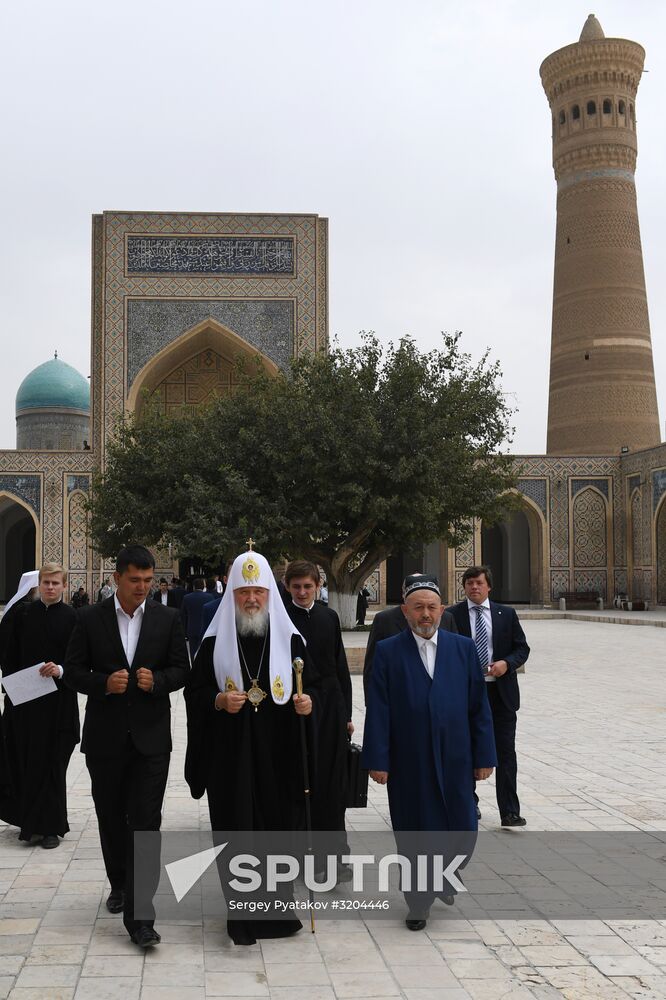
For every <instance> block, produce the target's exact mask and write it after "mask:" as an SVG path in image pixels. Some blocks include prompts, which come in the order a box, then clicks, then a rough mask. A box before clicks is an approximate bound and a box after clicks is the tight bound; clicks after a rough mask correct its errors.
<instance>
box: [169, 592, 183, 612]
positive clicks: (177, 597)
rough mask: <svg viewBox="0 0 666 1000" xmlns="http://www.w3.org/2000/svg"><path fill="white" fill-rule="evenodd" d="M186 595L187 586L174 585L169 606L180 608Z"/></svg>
mask: <svg viewBox="0 0 666 1000" xmlns="http://www.w3.org/2000/svg"><path fill="white" fill-rule="evenodd" d="M184 597H185V587H172V588H171V590H170V591H169V596H168V598H167V608H180V606H181V605H182V603H183V598H184Z"/></svg>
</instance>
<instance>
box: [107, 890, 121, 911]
mask: <svg viewBox="0 0 666 1000" xmlns="http://www.w3.org/2000/svg"><path fill="white" fill-rule="evenodd" d="M106 908H107V910H108V911H109V913H122V912H123V910H124V908H125V892H124V890H123V889H112V890H111V892H110V893H109V895H108V897H107V900H106Z"/></svg>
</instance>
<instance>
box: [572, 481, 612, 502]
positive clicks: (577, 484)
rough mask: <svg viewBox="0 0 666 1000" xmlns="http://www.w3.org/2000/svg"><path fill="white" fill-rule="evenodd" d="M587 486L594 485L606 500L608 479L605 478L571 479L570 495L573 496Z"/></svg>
mask: <svg viewBox="0 0 666 1000" xmlns="http://www.w3.org/2000/svg"><path fill="white" fill-rule="evenodd" d="M588 486H594V487H596V489H598V490H599V491H600V492H601V493H603V495H604V496H605V497H606V499H607V500H608V480H607V479H572V480H571V496H572V497H575V496H576V494H577V493H580V491H581V490H585V489H587V487H588Z"/></svg>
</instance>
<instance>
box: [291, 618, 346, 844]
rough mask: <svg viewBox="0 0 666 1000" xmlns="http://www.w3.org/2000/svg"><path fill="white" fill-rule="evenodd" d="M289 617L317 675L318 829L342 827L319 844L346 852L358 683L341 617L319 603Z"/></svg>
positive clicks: (315, 765)
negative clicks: (351, 670) (354, 696)
mask: <svg viewBox="0 0 666 1000" xmlns="http://www.w3.org/2000/svg"><path fill="white" fill-rule="evenodd" d="M287 612H288V614H289V617H290V618H291V620H292V621H293V623H294V625H295V626H296V628H297V629H298V631H299V632H300V633H301V635H302V636H303V638H304V639H305V641H306V643H307V651H308V656H309V658H310V659H311V661H312V663H313V666H314V669H315V671H316V675H317V694H318V698H317V704H316V714H315V718H316V736H315V739H314V747H313V755H312V767H311V773H310V780H311V785H312V829H313V830H320V831H331V832H333V831H337V832H339V833H340V834H341V836H340V837H332V838H330V843H328V844H324V842H323V841H322V839H321V838H320V843H319V846H320V847H321V848H326V850H327V851H330V853H337V854H340V853H346V852H347V850H348V845H347V840H346V837H345V835H344V829H345V804H346V798H347V756H348V753H349V750H348V743H349V740H348V736H347V723H348V722H350V721H351V715H352V684H351V677H350V676H349V666H348V664H347V655H346V653H345V648H344V645H343V642H342V632H341V630H340V620H339V618H338V616H337V614H336V613H335V611H333V609H332V608H327V607H324V605H323V604H319V602H317V601H315V603H314V604H313V605H312V607H311V608H310V610H307V609H306V608H301V607H299V606H298V605H296V604H294V603H293V602H291V603H290V604H289V605H288V607H287Z"/></svg>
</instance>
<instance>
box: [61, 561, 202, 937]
mask: <svg viewBox="0 0 666 1000" xmlns="http://www.w3.org/2000/svg"><path fill="white" fill-rule="evenodd" d="M154 571H155V561H154V559H153V556H152V553H151V552H150V551H149V550H148V549H146V548H145V547H144V546H142V545H133V546H129V547H128V548H125V549H122V550H121V551H120V552H119V553H118V557H117V560H116V572H115V574H114V579H115V582H116V585H117V588H118V589H117V591H116V594H115V595H114V597H110V598H108V599H107V600H106V601H102V602H101V604H95V605H92V606H91V607H88V608H84V609H82V611H81V612H80V614H79V617H78V621H77V624H76V626H75V628H74V631H73V632H72V636H71V639H70V641H69V645H68V647H67V654H66V657H65V663H64V671H65V673H64V681H65V684H67V685H68V686H69V687H71V688H73V689H74V690H75V691H79V692H81V693H82V694H86V695H88V703H87V705H86V718H85V724H84V727H83V739H82V743H81V750H82V752H83V753H85V755H86V764H87V767H88V771H89V772H90V777H91V780H92V795H93V801H94V803H95V811H96V813H97V822H98V825H99V832H100V841H101V845H102V854H103V856H104V864H105V867H106V872H107V876H108V879H109V882H110V884H111V893H110V894H109V897H108V899H107V901H106V906H107V909H108V910H109V911H110V912H111V913H119V912H120V911H121V910H122V911H123V921H124V924H125V927H126V928H127V931H128V933H129V935H130V937H131V939H132V941H133V942H134V943H135V944H137V945H138V946H139V947H141V948H148V947H152V946H153V945H155V944H158V943H159V941H160V936H159V934H158V933H157V932H156V931H155V929H154V926H153V920H152V919H150V918H146V917H145V914H142V913H139V914H138V915H137V916H136V917H135V912H134V911H135V907H134V868H135V859H134V849H135V842H134V837H133V834H134V833H135V832H136V831H157V830H159V829H160V822H161V810H162V800H163V798H164V790H165V788H166V782H167V776H168V773H169V757H170V752H171V714H170V713H171V709H170V700H169V694H170V692H171V691H176V690H178V688H182V687H183V686H184V684H185V680H186V678H187V675H188V671H189V659H188V656H187V648H186V646H185V636H184V635H183V629H182V625H181V623H180V615H179V613H178V611H177V610H176V609H175V608H166V607H162V605H161V604H156V603H155V602H154V601H149V600H146V598H147V597H148V594H149V593H150V590H151V587H152V583H153V577H154ZM153 854H154V855H155V856H154V857H153V856H151V857H150V858H149V859H148V861H147V862H146V865H145V866H144V869H143V871H142V875H143V876H144V879H143V880H144V882H146V884H147V885H148V886H149V887H154V888H156V887H157V883H158V881H159V857H158V856H157V855H156V852H153ZM150 898H151V899H152V896H151V897H150ZM146 910H147V911H152V903H151V902H148V904H147V906H146Z"/></svg>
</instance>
